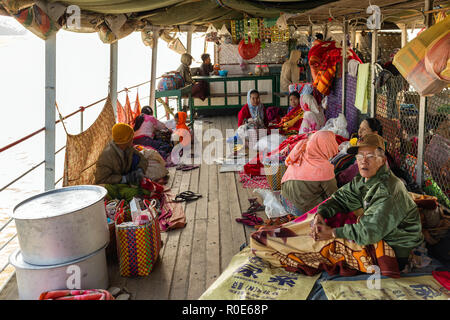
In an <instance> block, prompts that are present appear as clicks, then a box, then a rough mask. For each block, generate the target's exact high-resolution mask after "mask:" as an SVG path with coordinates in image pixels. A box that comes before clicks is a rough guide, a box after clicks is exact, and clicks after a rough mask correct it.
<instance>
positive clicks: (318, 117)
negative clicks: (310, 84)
mask: <svg viewBox="0 0 450 320" xmlns="http://www.w3.org/2000/svg"><path fill="white" fill-rule="evenodd" d="M300 106H301V107H302V109H303V111H304V112H305V113H304V114H303V121H302V124H301V126H300V129H299V130H298V133H299V134H302V133H309V132H312V131H317V130H320V129H321V128H322V127H323V126H324V125H325V115H324V114H323V110H322V107H321V106H320V105H319V104H318V103H317V101H316V99H315V98H314V97H313V96H312V95H311V94H302V95H301V96H300Z"/></svg>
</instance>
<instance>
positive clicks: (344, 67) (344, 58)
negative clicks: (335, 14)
mask: <svg viewBox="0 0 450 320" xmlns="http://www.w3.org/2000/svg"><path fill="white" fill-rule="evenodd" d="M347 34H348V20H346V19H345V17H344V30H343V37H342V97H341V98H342V100H341V105H342V113H343V114H344V115H345V99H346V93H345V91H346V83H347V79H346V78H345V74H346V73H347Z"/></svg>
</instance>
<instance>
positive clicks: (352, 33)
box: [350, 27, 356, 49]
mask: <svg viewBox="0 0 450 320" xmlns="http://www.w3.org/2000/svg"><path fill="white" fill-rule="evenodd" d="M350 42H351V43H350V47H351V48H353V49H355V48H356V27H352V28H351V30H350Z"/></svg>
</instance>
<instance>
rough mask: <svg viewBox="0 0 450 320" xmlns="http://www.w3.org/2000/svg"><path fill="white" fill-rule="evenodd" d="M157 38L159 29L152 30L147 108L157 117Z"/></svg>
mask: <svg viewBox="0 0 450 320" xmlns="http://www.w3.org/2000/svg"><path fill="white" fill-rule="evenodd" d="M158 38H159V28H156V27H154V28H153V47H152V69H151V78H150V101H149V103H148V104H149V106H150V108H152V110H153V114H154V115H155V116H157V113H156V104H155V88H156V61H157V59H158Z"/></svg>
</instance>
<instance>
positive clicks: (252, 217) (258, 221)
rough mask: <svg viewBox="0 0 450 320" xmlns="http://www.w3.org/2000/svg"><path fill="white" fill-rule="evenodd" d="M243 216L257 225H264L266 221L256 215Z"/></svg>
mask: <svg viewBox="0 0 450 320" xmlns="http://www.w3.org/2000/svg"><path fill="white" fill-rule="evenodd" d="M242 216H243V217H244V218H246V219H248V220H250V221H252V222H254V223H255V224H262V223H264V220H263V219H261V218H260V217H258V216H256V215H252V214H248V213H247V214H242Z"/></svg>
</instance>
